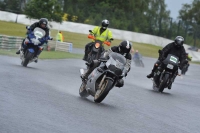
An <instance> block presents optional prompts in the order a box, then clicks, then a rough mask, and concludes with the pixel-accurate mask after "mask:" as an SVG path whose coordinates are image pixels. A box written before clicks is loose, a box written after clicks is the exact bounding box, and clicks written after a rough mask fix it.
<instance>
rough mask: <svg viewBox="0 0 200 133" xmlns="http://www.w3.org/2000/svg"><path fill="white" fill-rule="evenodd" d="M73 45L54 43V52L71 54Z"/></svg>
mask: <svg viewBox="0 0 200 133" xmlns="http://www.w3.org/2000/svg"><path fill="white" fill-rule="evenodd" d="M72 49H73V44H72V43H69V42H59V41H56V47H55V51H64V52H70V53H71V52H72Z"/></svg>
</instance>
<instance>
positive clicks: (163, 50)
mask: <svg viewBox="0 0 200 133" xmlns="http://www.w3.org/2000/svg"><path fill="white" fill-rule="evenodd" d="M172 46H173V43H169V44H167V45H166V46H165V47H164V48H163V49H162V51H161V52H162V53H161V54H160V55H159V59H161V60H162V59H163V58H164V57H166V56H167V55H168V52H169V51H170V49H171V48H172Z"/></svg>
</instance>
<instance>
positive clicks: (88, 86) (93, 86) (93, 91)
mask: <svg viewBox="0 0 200 133" xmlns="http://www.w3.org/2000/svg"><path fill="white" fill-rule="evenodd" d="M99 60H100V61H101V64H100V66H99V67H97V68H95V69H94V70H93V72H92V73H91V74H90V75H89V76H88V80H87V81H82V84H81V87H80V89H79V94H80V96H81V97H88V96H89V95H91V96H93V97H94V101H95V102H97V103H100V102H102V101H103V100H104V98H105V97H106V96H107V94H108V93H109V91H110V90H111V89H112V88H113V87H114V86H115V85H116V84H117V81H118V79H119V78H122V77H123V76H124V74H123V71H124V69H125V65H126V59H125V57H124V56H122V55H121V54H118V53H114V52H112V53H110V54H109V59H108V60H102V59H101V58H100V59H99ZM80 73H81V75H83V74H84V69H80Z"/></svg>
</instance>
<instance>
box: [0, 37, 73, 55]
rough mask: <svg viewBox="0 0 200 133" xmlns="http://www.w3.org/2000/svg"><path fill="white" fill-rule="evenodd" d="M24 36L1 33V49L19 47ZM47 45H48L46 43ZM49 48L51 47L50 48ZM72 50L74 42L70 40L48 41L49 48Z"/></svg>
mask: <svg viewBox="0 0 200 133" xmlns="http://www.w3.org/2000/svg"><path fill="white" fill-rule="evenodd" d="M23 39H24V38H22V37H14V36H6V35H0V49H18V48H19V46H21V43H22V41H23ZM44 47H46V45H44ZM48 48H49V49H48ZM50 49H51V50H55V51H64V52H72V49H73V44H72V43H69V42H56V41H48V47H47V50H50Z"/></svg>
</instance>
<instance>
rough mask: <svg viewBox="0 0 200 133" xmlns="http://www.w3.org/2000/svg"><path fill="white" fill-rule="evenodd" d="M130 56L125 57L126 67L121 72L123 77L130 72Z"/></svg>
mask: <svg viewBox="0 0 200 133" xmlns="http://www.w3.org/2000/svg"><path fill="white" fill-rule="evenodd" d="M131 59H132V57H131V54H128V55H127V59H126V65H125V69H124V71H123V73H124V75H125V76H126V75H127V73H128V72H129V71H130V70H131Z"/></svg>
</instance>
